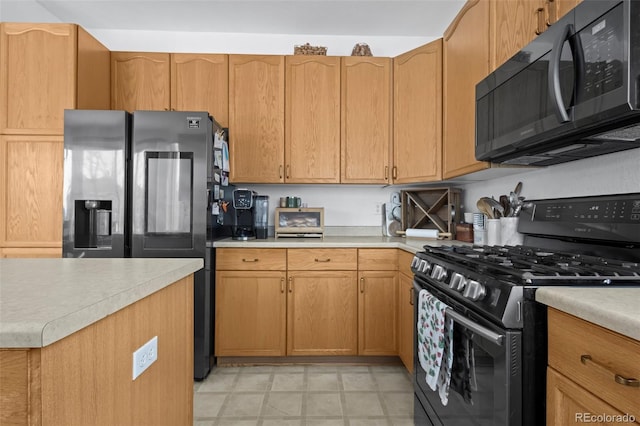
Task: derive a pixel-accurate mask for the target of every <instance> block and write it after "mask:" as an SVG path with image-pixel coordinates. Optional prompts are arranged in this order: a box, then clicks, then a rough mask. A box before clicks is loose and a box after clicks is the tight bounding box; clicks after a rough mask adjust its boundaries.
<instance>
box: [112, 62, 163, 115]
mask: <svg viewBox="0 0 640 426" xmlns="http://www.w3.org/2000/svg"><path fill="white" fill-rule="evenodd" d="M170 72H171V61H170V55H169V54H168V53H145V52H111V109H114V110H124V111H130V112H133V111H137V110H149V111H168V110H169V108H170V106H171V102H170V83H171V80H170Z"/></svg>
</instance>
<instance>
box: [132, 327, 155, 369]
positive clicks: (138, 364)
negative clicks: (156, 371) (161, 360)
mask: <svg viewBox="0 0 640 426" xmlns="http://www.w3.org/2000/svg"><path fill="white" fill-rule="evenodd" d="M157 359H158V336H154V337H153V338H152V339H151V340H149V341H148V342H147V343H145V344H144V345H142V346H140V347H139V348H138V349H137V350H136V351H135V352H134V353H133V380H135V379H136V378H137V377H138V376H139V375H140V374H142V373H143V372H144V370H146V369H147V368H149V367H150V366H151V364H153V363H154V362H156V360H157Z"/></svg>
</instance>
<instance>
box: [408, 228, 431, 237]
mask: <svg viewBox="0 0 640 426" xmlns="http://www.w3.org/2000/svg"><path fill="white" fill-rule="evenodd" d="M438 234H439V233H438V230H437V229H416V228H407V231H406V235H407V237H418V238H433V239H437V238H438Z"/></svg>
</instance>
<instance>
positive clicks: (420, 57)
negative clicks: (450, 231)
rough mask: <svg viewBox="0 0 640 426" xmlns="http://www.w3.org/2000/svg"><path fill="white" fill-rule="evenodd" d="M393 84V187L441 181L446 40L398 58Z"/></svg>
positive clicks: (394, 68)
mask: <svg viewBox="0 0 640 426" xmlns="http://www.w3.org/2000/svg"><path fill="white" fill-rule="evenodd" d="M465 67H466V65H465ZM393 82H394V85H393V87H394V89H393V101H394V102H393V105H394V108H393V116H394V120H393V123H394V125H393V129H394V140H393V144H394V145H393V169H392V178H393V183H396V184H399V183H415V182H427V181H437V180H440V179H442V39H438V40H435V41H433V42H431V43H429V44H426V45H424V46H421V47H418V48H416V49H413V50H411V51H409V52H407V53H404V54H402V55H400V56H397V57H395V58H394V59H393Z"/></svg>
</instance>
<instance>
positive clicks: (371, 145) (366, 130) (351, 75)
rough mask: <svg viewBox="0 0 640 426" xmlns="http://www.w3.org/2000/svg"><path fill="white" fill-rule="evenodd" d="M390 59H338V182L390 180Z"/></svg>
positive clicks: (386, 181)
mask: <svg viewBox="0 0 640 426" xmlns="http://www.w3.org/2000/svg"><path fill="white" fill-rule="evenodd" d="M391 90H392V82H391V59H390V58H379V57H376V58H374V57H363V56H359V57H343V58H342V102H341V103H342V105H341V115H342V120H341V121H342V126H341V131H342V141H341V145H340V154H341V156H340V171H341V173H340V182H341V183H377V184H383V185H384V184H389V183H391V173H390V163H391V162H390V161H389V158H390V154H391V141H392V134H391V129H392V124H391V119H392V111H391V95H392V93H391Z"/></svg>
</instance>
